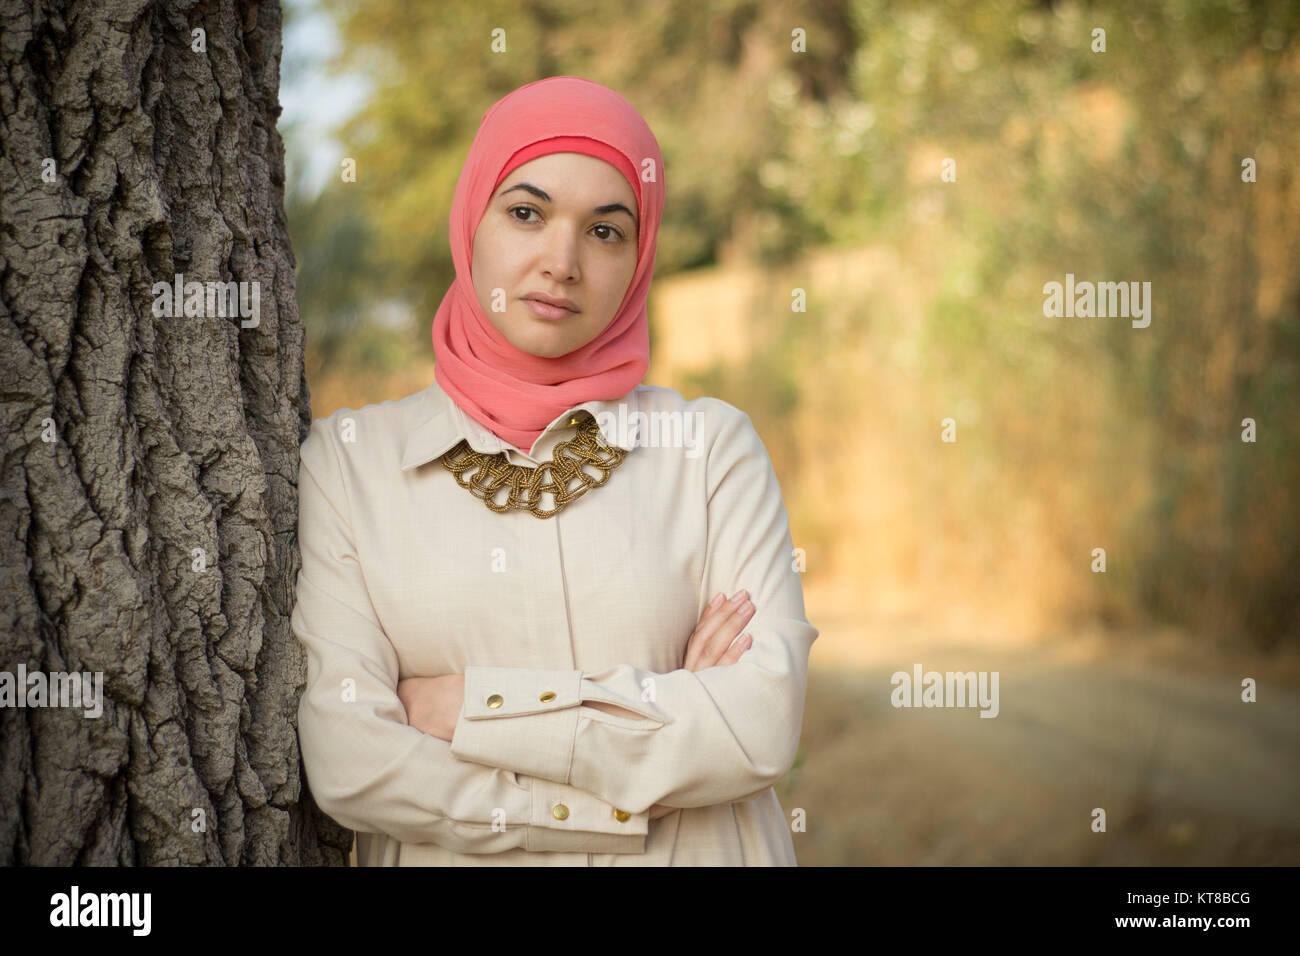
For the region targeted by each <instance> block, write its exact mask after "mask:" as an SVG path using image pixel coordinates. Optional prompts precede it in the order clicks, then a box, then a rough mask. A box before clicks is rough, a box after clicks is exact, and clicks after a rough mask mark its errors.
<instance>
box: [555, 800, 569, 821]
mask: <svg viewBox="0 0 1300 956" xmlns="http://www.w3.org/2000/svg"><path fill="white" fill-rule="evenodd" d="M551 816H553V817H555V819H557V820H567V819H568V818H569V808H568V807H566V806H565V805H564V804H562V803H557V804H556V805H555V807H554V809H552V810H551Z"/></svg>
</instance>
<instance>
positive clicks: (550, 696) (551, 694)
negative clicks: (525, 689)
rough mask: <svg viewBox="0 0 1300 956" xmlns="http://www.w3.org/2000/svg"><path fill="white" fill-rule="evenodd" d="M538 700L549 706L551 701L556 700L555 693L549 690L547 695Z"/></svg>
mask: <svg viewBox="0 0 1300 956" xmlns="http://www.w3.org/2000/svg"><path fill="white" fill-rule="evenodd" d="M537 699H538V700H540V701H541V702H542V703H543V704H549V703H550V702H551V701H553V700H555V691H553V690H548V691H547V692H546V693H545V694H543V695H542V696H541V697H539V698H537Z"/></svg>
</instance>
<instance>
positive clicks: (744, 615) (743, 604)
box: [682, 591, 754, 671]
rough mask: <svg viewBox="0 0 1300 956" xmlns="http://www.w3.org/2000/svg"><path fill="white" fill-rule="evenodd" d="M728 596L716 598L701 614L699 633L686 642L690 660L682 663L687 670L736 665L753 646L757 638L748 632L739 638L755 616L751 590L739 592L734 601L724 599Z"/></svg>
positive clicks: (696, 630)
mask: <svg viewBox="0 0 1300 956" xmlns="http://www.w3.org/2000/svg"><path fill="white" fill-rule="evenodd" d="M724 597H725V595H723V594H719V595H717V596H716V597H714V599H713V600H712V601H711V602H710V603H709V605H708V606H707V607H706V608H705V609H704V613H703V614H701V615H700V622H699V624H697V625H696V626H695V633H694V634H692V635H691V639H690V640H689V641H687V642H686V662H685V663H684V664H682V666H683V667H684V668H686V670H688V671H702V670H704V669H705V668H706V667H714V666H722V665H724V664H734V663H736V661H738V660H740V655H741V654H743V653H745V651H747V650H749V648H750V647H751V646H752V645H753V643H754V639H753V638H752V637H750V636H749V635H748V634H745V635H743V636H742V637H741V638H740V640H738V641H737V640H736V635H737V634H740V632H741V630H742V629H743V628H744V626H745V625H746V624H748V623H749V619H750V618H751V617H753V616H754V604H753V602H752V601H750V600H749V592H748V591H737V592H736V593H735V595H733V596H732V598H731V600H730V601H725V602H724V601H723V598H724ZM732 641H735V643H734V644H733V643H732Z"/></svg>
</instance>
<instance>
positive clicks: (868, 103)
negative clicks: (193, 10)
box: [290, 0, 1300, 643]
mask: <svg viewBox="0 0 1300 956" xmlns="http://www.w3.org/2000/svg"><path fill="white" fill-rule="evenodd" d="M322 2H323V4H324V6H325V7H326V8H327V9H329V10H330V11H331V12H332V13H333V15H334V16H335V17H336V19H337V22H338V24H339V28H340V31H341V34H342V37H343V40H344V43H343V46H344V52H343V54H342V56H341V58H340V61H339V62H338V64H337V68H338V69H340V70H345V71H364V72H365V74H366V75H367V76H368V77H369V78H370V80H371V81H372V82H373V84H374V95H373V97H372V99H371V100H370V102H369V103H368V104H367V106H366V107H365V108H364V110H363V111H362V112H361V113H360V115H358V116H357V117H356V118H355V120H354V121H353V122H352V123H351V124H350V125H349V127H348V128H347V129H345V130H344V131H343V133H342V138H343V140H344V141H345V142H346V143H347V144H348V146H347V154H348V155H349V156H352V157H355V158H356V160H357V171H358V181H357V182H356V183H341V182H339V181H337V178H336V181H335V182H333V183H332V184H331V185H329V186H328V187H327V188H326V189H325V190H324V191H323V192H322V193H321V194H320V195H319V196H317V197H306V196H296V197H295V198H294V199H293V201H291V204H290V221H291V224H292V227H293V241H294V248H295V252H296V253H297V255H298V257H299V263H300V267H299V277H298V285H299V294H300V297H301V301H302V304H303V314H304V316H305V317H306V319H307V321H308V323H309V327H310V328H311V329H312V333H311V334H312V336H313V337H314V338H316V339H317V340H318V341H320V342H328V341H331V340H334V339H335V338H336V337H337V335H338V334H339V332H340V330H344V329H346V328H348V327H349V324H350V323H352V322H354V321H355V319H356V317H357V316H360V315H363V314H364V313H365V312H366V309H367V308H368V303H372V302H374V301H377V300H379V299H393V298H402V299H406V300H407V301H409V302H411V303H413V304H414V306H415V308H416V310H417V316H418V319H419V321H418V322H417V323H416V328H415V330H414V331H413V333H412V334H413V335H414V336H416V339H417V343H416V344H417V345H418V346H420V347H426V348H427V343H428V334H429V332H428V330H429V323H430V322H431V320H432V317H433V313H434V311H435V310H436V308H437V305H438V303H439V301H440V300H441V298H442V295H443V293H444V292H445V290H446V288H447V285H448V283H449V282H450V281H451V278H452V275H453V272H452V268H451V261H450V254H449V251H448V248H447V241H446V228H447V216H448V212H449V209H450V203H451V198H452V194H453V191H454V188H455V184H456V178H457V175H458V174H459V171H460V168H461V164H462V163H463V161H464V158H465V154H466V151H467V150H468V147H469V143H470V141H471V139H472V138H473V135H474V132H475V131H476V129H477V127H478V123H479V121H480V119H481V117H482V115H483V113H484V111H485V110H486V109H487V108H488V107H489V106H490V105H491V104H492V103H494V102H495V101H496V100H497V99H499V98H500V97H501V96H503V95H505V94H506V93H508V92H509V91H511V90H513V89H515V88H517V87H518V86H520V85H522V84H524V83H527V82H530V81H532V80H534V79H537V78H539V77H543V76H550V75H556V74H571V75H578V76H585V77H589V78H591V79H594V80H597V81H599V82H601V83H604V84H606V85H608V86H610V87H612V88H614V89H616V90H618V91H619V92H621V93H622V94H623V95H624V96H625V97H627V98H628V100H629V101H630V102H632V104H633V105H634V106H636V107H637V108H638V109H639V110H640V111H641V112H642V114H643V115H644V116H645V117H646V119H647V120H648V122H649V123H650V125H651V126H652V128H653V129H654V130H655V132H656V135H657V136H658V137H659V140H660V144H661V146H662V148H663V151H664V155H665V164H666V175H667V178H668V188H669V197H670V198H669V202H668V205H667V209H666V211H665V221H664V227H663V230H662V232H661V233H660V240H659V251H658V259H657V266H656V275H658V276H665V275H668V274H671V273H672V272H674V271H678V270H683V269H689V268H694V267H699V266H703V265H709V264H715V263H730V262H759V263H781V262H788V261H789V260H791V259H792V258H793V257H795V256H797V255H798V254H799V253H800V252H801V251H803V250H806V249H809V248H812V247H814V246H819V245H824V244H840V243H845V244H848V243H859V242H865V241H873V242H881V243H896V244H899V245H905V244H906V242H907V240H908V237H909V235H910V234H911V233H912V232H913V225H914V223H915V222H916V221H917V216H918V214H919V213H921V212H923V211H925V210H927V209H929V210H931V211H933V210H938V213H937V214H938V215H939V216H940V218H941V221H942V222H944V223H947V224H950V225H951V229H950V230H948V234H949V235H950V236H951V238H952V245H951V246H950V247H948V248H947V249H946V254H947V255H949V256H951V258H950V259H947V260H945V265H946V266H947V268H946V271H945V272H944V279H943V281H942V282H941V283H940V284H939V287H938V288H937V289H935V290H933V295H932V297H931V298H930V299H929V303H930V304H929V307H928V313H927V314H926V315H925V317H924V319H925V327H924V330H923V346H924V347H923V349H922V354H923V356H924V360H925V361H926V362H927V363H928V371H929V372H930V374H931V375H933V376H934V377H935V379H936V380H937V381H942V382H944V383H946V384H947V385H948V386H949V387H951V388H953V389H954V390H956V389H958V388H959V387H960V388H961V389H965V390H966V391H968V392H973V393H974V394H986V393H991V392H992V390H993V389H994V388H995V386H997V385H998V383H1004V382H1006V381H1008V380H1009V379H1018V380H1019V381H1020V382H1021V383H1022V385H1023V387H1024V393H1025V394H1026V395H1034V394H1042V393H1043V390H1050V389H1051V388H1052V376H1053V374H1054V371H1053V370H1054V369H1059V368H1060V363H1071V364H1078V365H1086V366H1088V367H1090V368H1093V369H1095V371H1096V380H1097V381H1098V383H1099V388H1102V389H1104V399H1103V398H1102V397H1100V396H1088V395H1080V396H1078V400H1079V401H1103V400H1104V401H1105V402H1107V403H1108V404H1110V405H1113V406H1114V408H1115V412H1114V414H1115V416H1116V417H1115V418H1114V429H1113V433H1112V434H1110V435H1108V436H1107V440H1108V442H1109V446H1108V451H1107V452H1106V454H1108V455H1110V456H1122V455H1130V456H1132V455H1142V456H1145V458H1146V461H1147V476H1148V481H1149V484H1150V488H1149V494H1148V495H1147V497H1146V499H1145V504H1144V505H1143V506H1142V508H1141V509H1140V511H1138V512H1135V513H1134V514H1133V515H1131V516H1130V526H1131V527H1130V540H1129V541H1128V542H1127V544H1128V545H1129V546H1130V548H1129V550H1130V552H1132V551H1141V552H1142V553H1143V557H1142V558H1141V559H1140V560H1139V561H1136V562H1129V563H1128V571H1127V572H1126V573H1127V574H1128V575H1129V576H1128V577H1127V578H1125V579H1124V580H1125V581H1126V584H1125V586H1126V587H1128V588H1130V589H1132V591H1133V593H1134V595H1135V600H1137V601H1139V602H1140V603H1141V604H1142V605H1143V606H1144V607H1146V608H1147V609H1149V610H1152V611H1155V612H1157V613H1159V614H1161V615H1163V616H1167V617H1170V618H1175V619H1182V620H1191V621H1195V620H1197V619H1198V618H1199V617H1200V616H1201V615H1203V614H1204V613H1205V609H1206V608H1207V607H1214V608H1216V609H1220V610H1221V609H1224V608H1228V609H1229V611H1228V612H1222V613H1220V612H1219V611H1216V614H1218V616H1217V617H1216V618H1215V623H1216V625H1217V624H1221V625H1222V626H1224V627H1225V628H1226V627H1229V626H1237V627H1242V628H1246V629H1249V630H1251V631H1252V632H1253V633H1255V634H1257V635H1261V637H1260V639H1261V640H1262V641H1263V642H1265V643H1268V642H1269V641H1276V640H1280V639H1281V638H1282V637H1283V636H1289V637H1291V638H1295V637H1297V636H1300V587H1298V586H1297V573H1296V571H1295V568H1296V566H1297V561H1298V559H1300V544H1297V542H1298V541H1300V537H1298V536H1297V535H1296V534H1295V529H1296V526H1297V524H1298V523H1300V522H1297V520H1296V519H1297V516H1298V515H1300V503H1298V502H1297V500H1296V496H1295V493H1294V490H1295V489H1296V488H1298V487H1300V454H1298V452H1300V417H1298V416H1297V415H1296V393H1297V384H1298V383H1300V324H1298V323H1297V318H1298V316H1297V312H1298V311H1300V288H1298V284H1297V270H1296V263H1297V261H1300V255H1298V253H1300V249H1297V244H1298V243H1297V226H1296V224H1297V223H1298V222H1300V180H1298V179H1297V175H1296V164H1295V157H1296V156H1297V152H1298V148H1300V143H1298V142H1297V139H1300V122H1297V120H1298V119H1300V115H1298V113H1300V90H1298V89H1297V86H1300V35H1298V34H1300V4H1296V3H1290V2H1263V0H1231V2H1229V0H1164V2H1151V3H1143V4H1132V3H1127V2H1123V0H1113V2H1106V3H1091V4H1087V3H1042V2H1010V0H1004V2H991V3H978V4H975V3H967V2H961V0H917V2H912V3H907V4H901V5H884V4H879V3H869V2H866V0H804V2H791V3H760V2H757V0H721V2H717V3H710V4H701V3H696V2H687V0H665V2H658V3H624V4H611V3H605V2H602V3H596V2H590V0H548V2H536V3H530V4H522V5H521V4H519V3H518V2H517V0H476V2H474V3H464V2H441V3H436V4H428V3H417V2H401V0H368V2H367V3H365V4H356V3H353V2H350V0H322ZM497 28H500V29H503V30H504V31H505V41H506V48H507V52H505V53H493V52H491V50H490V42H491V37H492V31H493V30H494V29H497ZM1098 28H1100V29H1104V30H1105V31H1106V49H1105V52H1098V51H1095V50H1094V49H1093V44H1094V33H1093V31H1094V30H1096V29H1098ZM796 30H802V31H804V33H805V34H806V38H807V39H806V45H807V52H805V53H794V52H792V50H791V43H792V41H793V39H794V38H793V36H792V31H796ZM945 157H953V158H955V159H956V163H957V167H956V168H957V174H958V178H957V182H956V183H945V182H943V181H942V180H941V179H940V175H939V172H940V165H939V164H940V162H941V160H942V159H943V158H945ZM1244 157H1253V158H1254V159H1255V160H1256V162H1257V163H1258V182H1256V183H1251V184H1247V183H1243V182H1242V180H1241V161H1242V159H1243V158H1244ZM1067 272H1072V273H1074V274H1075V276H1076V277H1077V278H1078V279H1081V280H1082V279H1089V280H1108V281H1121V280H1137V281H1149V282H1151V284H1152V289H1153V297H1154V311H1153V318H1152V324H1151V326H1150V327H1149V328H1147V329H1134V328H1132V327H1131V326H1130V325H1129V322H1128V321H1127V320H1123V319H1097V320H1085V321H1075V322H1069V321H1063V320H1047V321H1046V322H1045V321H1044V320H1043V317H1042V313H1041V308H1042V302H1043V296H1042V292H1041V288H1042V285H1043V283H1044V282H1047V281H1052V280H1055V281H1061V280H1063V278H1064V275H1065V273H1067ZM776 300H777V301H778V302H779V300H780V297H776ZM786 301H787V302H788V300H786ZM308 303H310V304H311V307H310V308H309V307H308ZM774 308H776V309H780V308H781V305H780V304H778V305H777V306H775V307H774ZM786 308H787V309H788V305H787V306H786ZM787 318H788V314H787ZM803 318H804V317H801V320H802V319H803ZM871 321H873V320H872V319H871V318H869V317H866V316H864V317H863V318H862V319H861V322H862V324H864V325H866V324H869V323H870V322H871ZM816 322H817V318H816V315H815V314H814V312H813V311H810V313H809V315H808V317H807V318H806V321H802V322H801V324H800V325H799V326H798V328H792V329H791V330H790V331H789V332H788V333H786V334H781V335H777V336H774V337H772V338H771V339H770V341H769V343H768V344H767V346H765V348H766V351H765V352H763V353H761V354H759V355H758V356H757V357H755V359H754V363H753V365H752V366H751V368H758V369H762V370H763V374H762V375H761V376H759V378H760V379H761V381H762V382H769V383H770V382H773V381H775V382H777V383H778V384H779V388H776V389H768V392H767V401H768V404H769V405H771V408H770V409H768V411H769V412H770V414H771V415H773V416H777V417H779V416H783V415H789V414H791V413H792V410H793V409H794V408H796V407H797V404H798V392H797V386H796V384H795V383H796V382H797V381H799V380H801V379H802V378H803V376H800V375H798V374H795V373H794V372H792V371H791V367H792V356H806V355H808V354H810V353H813V352H815V349H816V347H817V344H818V342H819V341H822V340H821V338H820V332H821V331H822V330H821V329H819V328H818V327H817V325H816ZM743 376H744V372H743V371H742V370H736V369H727V368H726V367H725V366H721V365H720V366H719V367H718V368H717V369H715V370H714V371H713V372H711V373H708V374H706V375H704V376H702V377H701V378H700V379H699V381H700V382H703V383H705V384H707V385H709V386H710V387H716V388H717V389H719V390H722V389H726V390H727V391H728V394H734V391H733V387H736V388H738V387H740V385H739V382H740V379H742V378H743ZM728 383H730V384H728ZM751 393H752V394H751ZM746 394H747V395H751V397H753V398H754V400H755V401H759V399H758V397H757V394H758V391H757V390H755V389H751V390H750V392H747V393H746ZM1067 398H1068V396H1067ZM1246 417H1250V418H1254V419H1255V420H1256V421H1257V423H1258V427H1259V435H1260V441H1259V443H1258V444H1253V445H1250V444H1242V442H1241V441H1240V431H1241V424H1240V423H1241V420H1242V419H1243V418H1246ZM756 418H757V416H756ZM1128 429H1132V433H1133V435H1137V434H1138V433H1139V431H1141V432H1142V433H1143V434H1148V433H1149V435H1150V436H1151V440H1150V442H1146V443H1143V444H1142V445H1141V446H1140V447H1139V446H1138V445H1137V444H1136V442H1135V443H1134V444H1132V445H1130V443H1129V441H1128V438H1129V435H1128V434H1127V430H1128ZM1045 431H1050V429H1046V430H1045ZM1028 440H1030V441H1032V440H1034V439H1032V438H1030V439H1028ZM1038 440H1040V441H1041V442H1042V448H1041V451H1042V453H1044V454H1050V453H1051V448H1052V447H1053V446H1052V445H1051V443H1052V442H1056V443H1059V442H1060V441H1061V438H1060V435H1059V434H1058V435H1048V434H1041V435H1040V436H1039V439H1038ZM999 451H1001V452H1003V453H1004V452H1005V449H997V448H991V449H990V451H989V453H990V454H995V453H998V452H999ZM1104 467H1105V459H1102V460H1101V461H1099V462H1098V468H1099V469H1101V470H1102V471H1104ZM1102 477H1104V475H1103V476H1102Z"/></svg>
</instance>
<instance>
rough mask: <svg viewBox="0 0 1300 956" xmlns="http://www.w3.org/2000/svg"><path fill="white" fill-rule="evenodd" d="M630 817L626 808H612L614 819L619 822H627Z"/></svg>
mask: <svg viewBox="0 0 1300 956" xmlns="http://www.w3.org/2000/svg"><path fill="white" fill-rule="evenodd" d="M631 817H632V814H630V813H628V812H627V811H626V810H620V809H618V807H615V808H614V819H615V820H617V821H618V822H619V823H627V821H628V820H630V819H631Z"/></svg>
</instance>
